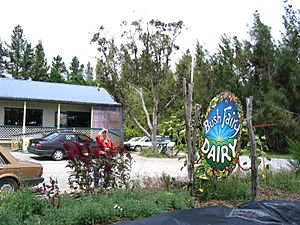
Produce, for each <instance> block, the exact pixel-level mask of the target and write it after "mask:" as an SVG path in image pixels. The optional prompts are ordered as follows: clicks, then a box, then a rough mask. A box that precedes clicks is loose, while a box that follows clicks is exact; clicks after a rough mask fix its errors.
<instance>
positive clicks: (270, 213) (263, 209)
mask: <svg viewBox="0 0 300 225" xmlns="http://www.w3.org/2000/svg"><path fill="white" fill-rule="evenodd" d="M118 225H300V201H282V200H269V201H253V202H249V203H245V204H243V205H240V206H239V207H238V208H229V207H226V206H214V207H206V208H194V209H185V210H178V211H174V212H168V213H165V214H162V215H159V216H153V217H148V218H144V219H141V220H135V221H128V222H124V223H118Z"/></svg>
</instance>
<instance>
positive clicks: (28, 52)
mask: <svg viewBox="0 0 300 225" xmlns="http://www.w3.org/2000/svg"><path fill="white" fill-rule="evenodd" d="M33 59H34V50H33V49H32V48H31V44H30V43H26V46H25V49H24V53H23V56H22V60H21V68H22V70H21V73H20V78H21V79H24V80H28V79H29V78H30V77H31V69H32V65H33Z"/></svg>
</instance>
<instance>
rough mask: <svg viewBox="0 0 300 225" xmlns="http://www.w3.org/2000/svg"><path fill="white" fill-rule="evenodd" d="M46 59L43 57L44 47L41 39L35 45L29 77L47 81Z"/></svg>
mask: <svg viewBox="0 0 300 225" xmlns="http://www.w3.org/2000/svg"><path fill="white" fill-rule="evenodd" d="M48 69H49V67H48V66H47V59H46V58H45V53H44V47H43V44H42V42H41V41H39V42H38V44H37V45H36V47H35V52H34V60H33V65H32V69H31V79H32V80H35V81H48V80H49V75H48Z"/></svg>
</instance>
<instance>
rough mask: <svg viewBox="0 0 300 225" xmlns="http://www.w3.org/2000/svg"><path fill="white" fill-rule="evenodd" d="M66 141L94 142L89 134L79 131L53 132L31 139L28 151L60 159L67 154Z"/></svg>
mask: <svg viewBox="0 0 300 225" xmlns="http://www.w3.org/2000/svg"><path fill="white" fill-rule="evenodd" d="M65 142H78V143H80V144H84V143H86V142H89V143H94V141H93V139H91V138H90V137H88V136H87V135H84V134H81V133H77V132H53V133H50V134H48V135H46V136H44V137H42V138H35V139H31V140H30V143H29V147H28V152H30V153H32V154H35V155H39V156H50V157H52V159H54V160H56V161H58V160H62V159H63V158H64V156H65V148H64V143H65Z"/></svg>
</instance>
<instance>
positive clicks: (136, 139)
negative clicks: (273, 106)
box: [129, 137, 141, 142]
mask: <svg viewBox="0 0 300 225" xmlns="http://www.w3.org/2000/svg"><path fill="white" fill-rule="evenodd" d="M140 138H141V137H133V138H130V140H129V142H133V141H138V140H139V139H140Z"/></svg>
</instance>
